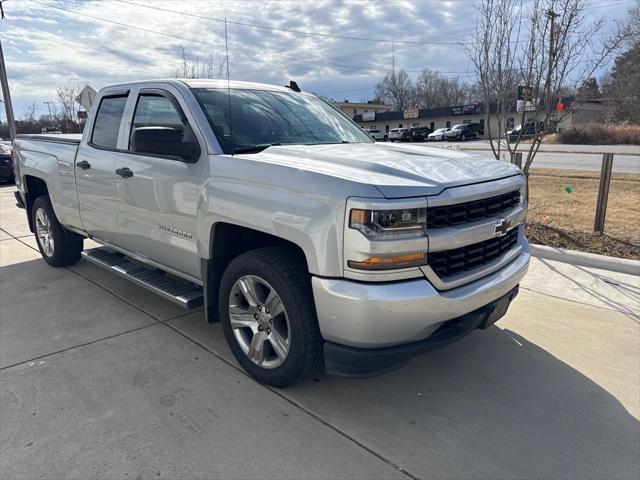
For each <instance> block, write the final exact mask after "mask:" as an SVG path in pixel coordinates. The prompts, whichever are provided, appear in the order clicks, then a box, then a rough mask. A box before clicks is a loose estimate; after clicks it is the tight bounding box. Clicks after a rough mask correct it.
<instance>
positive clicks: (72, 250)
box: [31, 196, 83, 267]
mask: <svg viewBox="0 0 640 480" xmlns="http://www.w3.org/2000/svg"><path fill="white" fill-rule="evenodd" d="M31 215H32V217H31V222H32V225H33V229H34V231H35V235H36V242H37V244H38V248H39V249H40V253H41V254H42V258H44V260H45V261H46V262H47V263H48V264H49V265H52V266H54V267H64V266H67V265H73V264H74V263H76V262H77V261H78V260H80V253H81V252H82V247H83V240H82V237H80V236H79V235H76V234H75V233H72V232H69V231H67V230H65V228H64V227H63V226H62V225H60V222H58V219H57V218H56V215H55V213H54V212H53V207H52V206H51V201H50V200H49V197H48V196H43V197H38V198H36V199H35V201H34V202H33V207H32V208H31Z"/></svg>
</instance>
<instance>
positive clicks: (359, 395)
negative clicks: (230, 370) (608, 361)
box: [283, 326, 640, 478]
mask: <svg viewBox="0 0 640 480" xmlns="http://www.w3.org/2000/svg"><path fill="white" fill-rule="evenodd" d="M611 383H612V382H610V384H611ZM627 388H628V390H631V391H632V390H633V387H630V386H628V387H627ZM283 394H284V395H285V396H287V397H291V398H292V399H294V400H295V401H296V402H299V403H301V404H302V405H304V406H305V407H307V408H309V409H310V410H312V411H313V412H315V413H317V414H319V415H320V416H321V417H323V418H325V419H330V421H331V423H332V424H334V425H336V426H337V427H338V428H339V429H341V430H343V431H344V432H346V433H347V434H349V435H351V436H353V437H354V438H356V439H358V440H360V441H362V442H363V443H364V444H366V445H368V446H370V447H371V448H372V449H373V450H375V451H377V452H381V453H383V455H385V456H388V457H389V458H392V459H393V460H394V462H396V463H397V464H399V465H400V466H402V467H404V468H406V469H407V470H408V471H409V472H411V473H413V474H414V475H417V476H419V477H434V476H435V477H438V478H442V477H447V478H534V477H545V478H638V476H639V475H640V460H639V459H640V422H638V420H637V418H635V417H634V416H632V415H631V414H630V413H629V412H628V411H627V410H626V409H625V407H624V406H623V405H622V404H621V403H620V402H619V401H618V400H617V399H616V398H615V397H614V396H612V395H611V394H610V393H609V392H607V391H606V390H605V389H604V388H602V387H600V386H599V385H598V384H597V383H595V382H593V381H592V380H591V379H589V378H588V377H586V376H585V375H583V374H582V373H580V372H579V371H577V370H575V369H574V368H572V367H570V366H569V365H567V364H566V363H564V362H562V361H561V360H559V359H558V358H556V357H554V356H553V355H551V354H550V353H548V352H547V351H545V350H543V349H542V348H540V347H538V346H537V345H535V344H533V343H531V342H529V341H527V340H526V339H525V338H523V337H521V336H519V335H518V334H517V333H515V332H512V331H510V330H506V329H505V330H503V329H500V328H498V327H495V326H494V327H491V328H490V329H488V330H487V331H484V332H476V333H473V334H472V335H470V336H469V337H467V338H466V339H464V340H462V341H461V342H458V343H457V344H454V345H452V346H450V347H448V348H446V349H443V350H440V351H437V352H433V353H430V354H427V355H423V356H421V357H417V358H415V359H414V360H413V361H412V362H411V363H410V364H409V365H408V366H405V367H404V368H402V369H400V370H397V371H396V372H393V373H390V374H388V375H386V376H382V377H377V378H373V379H368V380H347V379H340V378H330V377H321V378H319V379H318V380H317V381H316V382H307V383H305V384H302V385H299V386H297V387H294V388H292V389H289V390H286V391H284V392H283ZM632 398H634V400H633V401H635V402H637V401H638V394H637V392H636V394H634V396H633V397H632ZM636 406H638V405H637V404H636ZM635 414H636V415H637V408H636V412H635Z"/></svg>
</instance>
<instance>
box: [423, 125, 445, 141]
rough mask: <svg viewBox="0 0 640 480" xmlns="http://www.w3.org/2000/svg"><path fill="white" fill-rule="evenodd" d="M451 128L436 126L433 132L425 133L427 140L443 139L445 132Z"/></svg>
mask: <svg viewBox="0 0 640 480" xmlns="http://www.w3.org/2000/svg"><path fill="white" fill-rule="evenodd" d="M449 130H451V129H450V128H438V129H437V130H435V131H434V132H433V133H430V134H429V135H427V140H428V141H430V142H441V141H443V140H445V137H446V135H445V134H446V133H447V132H448V131H449Z"/></svg>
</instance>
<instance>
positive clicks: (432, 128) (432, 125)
mask: <svg viewBox="0 0 640 480" xmlns="http://www.w3.org/2000/svg"><path fill="white" fill-rule="evenodd" d="M429 128H430V129H431V131H433V130H435V128H436V124H435V123H433V122H431V123H430V124H429Z"/></svg>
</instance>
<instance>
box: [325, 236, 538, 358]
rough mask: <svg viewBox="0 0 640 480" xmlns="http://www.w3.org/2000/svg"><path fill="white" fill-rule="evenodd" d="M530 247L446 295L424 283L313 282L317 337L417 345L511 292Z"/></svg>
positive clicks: (355, 343)
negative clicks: (415, 343) (447, 322)
mask: <svg viewBox="0 0 640 480" xmlns="http://www.w3.org/2000/svg"><path fill="white" fill-rule="evenodd" d="M529 257H530V253H529V245H528V243H527V242H526V241H525V242H524V244H523V245H522V249H521V251H520V254H519V255H518V256H517V257H516V258H515V259H513V261H511V262H510V263H508V264H507V265H505V266H504V267H503V268H501V269H500V270H498V271H496V272H494V273H491V274H489V275H487V276H484V277H482V278H479V279H478V280H475V281H473V282H470V283H467V284H464V285H461V286H459V287H456V288H451V289H449V290H443V291H439V290H437V289H436V288H435V287H434V286H433V285H432V284H431V283H429V281H428V280H427V279H426V278H417V279H412V280H405V281H398V282H378V283H373V282H371V283H365V282H356V281H350V280H344V279H330V278H320V277H313V278H312V286H313V294H314V298H315V304H316V311H317V313H318V322H319V325H320V332H321V333H322V336H323V338H324V339H325V340H326V341H328V342H333V343H337V344H340V345H345V346H350V347H356V348H384V347H391V346H395V345H401V344H406V343H412V342H419V341H421V340H424V339H426V338H427V337H429V336H430V335H431V334H432V333H434V332H435V331H436V330H437V329H438V328H439V327H440V325H441V324H442V323H443V322H446V321H447V320H451V319H454V318H459V317H462V316H464V315H466V314H468V313H470V312H473V311H475V310H477V309H480V308H482V307H485V306H486V305H489V304H490V303H491V302H493V301H495V300H497V299H498V298H501V297H503V296H504V295H507V294H508V293H509V292H510V291H512V290H513V289H514V288H515V287H516V286H517V285H518V284H519V283H520V281H521V280H522V278H523V277H524V276H525V274H526V272H527V269H528V267H529Z"/></svg>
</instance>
